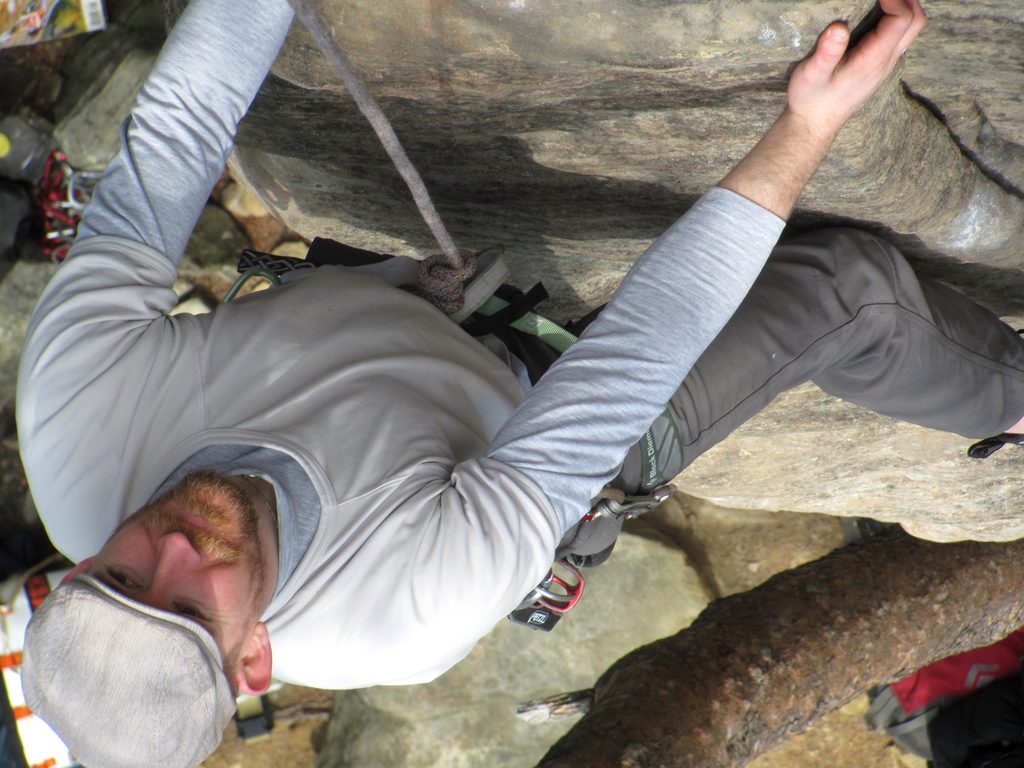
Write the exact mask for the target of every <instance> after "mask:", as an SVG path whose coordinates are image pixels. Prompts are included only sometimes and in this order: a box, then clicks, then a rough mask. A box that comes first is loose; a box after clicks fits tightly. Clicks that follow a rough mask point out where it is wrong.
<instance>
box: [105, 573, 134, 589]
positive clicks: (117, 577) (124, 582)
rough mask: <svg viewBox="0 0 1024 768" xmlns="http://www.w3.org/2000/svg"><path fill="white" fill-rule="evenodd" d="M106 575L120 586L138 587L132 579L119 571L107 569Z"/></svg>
mask: <svg viewBox="0 0 1024 768" xmlns="http://www.w3.org/2000/svg"><path fill="white" fill-rule="evenodd" d="M107 575H108V576H109V577H110V580H111V581H113V582H114V583H116V584H120V585H121V586H122V587H125V588H127V589H135V588H136V587H138V585H137V584H136V583H135V582H134V581H132V580H131V579H129V578H128V577H127V576H125V575H124V574H123V573H121V572H120V571H107Z"/></svg>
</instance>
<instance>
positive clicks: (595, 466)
mask: <svg viewBox="0 0 1024 768" xmlns="http://www.w3.org/2000/svg"><path fill="white" fill-rule="evenodd" d="M784 226H785V222H784V221H783V220H781V219H779V218H778V217H777V216H775V215H774V214H773V213H771V212H769V211H767V210H765V209H764V208H762V207H760V206H758V205H756V204H755V203H752V202H750V201H749V200H746V199H745V198H743V197H741V196H740V195H737V194H735V193H733V192H730V191H728V190H725V189H722V188H718V187H716V188H714V189H712V190H711V191H710V192H708V193H707V194H706V195H705V196H704V197H702V198H701V199H700V200H699V201H698V202H697V203H696V204H695V205H694V206H693V208H691V209H690V210H689V211H688V212H687V214H686V215H685V216H683V217H682V218H681V219H680V220H679V221H677V222H676V223H675V224H674V225H673V226H672V227H671V228H669V230H668V231H667V232H665V234H663V235H662V236H661V237H660V238H658V240H657V241H656V242H655V243H654V244H653V245H652V246H651V247H650V248H649V249H648V250H647V251H646V252H645V253H644V254H643V255H642V256H641V257H640V259H638V260H637V262H636V264H634V266H633V268H632V269H631V270H630V272H629V274H628V275H627V276H626V278H625V280H623V282H622V284H621V285H620V286H619V289H618V290H617V291H616V293H615V295H614V296H613V297H612V300H611V302H609V304H608V306H607V308H606V309H605V310H604V312H602V313H601V316H600V317H599V318H598V319H597V320H595V321H594V322H593V323H592V324H591V325H590V327H589V328H587V330H586V332H585V333H584V334H583V336H582V337H581V338H580V340H579V341H578V342H577V343H575V344H574V345H573V346H572V347H570V348H569V349H568V350H567V351H566V352H565V353H564V354H563V355H562V357H561V358H559V360H558V361H557V362H556V363H555V364H554V365H553V366H552V367H551V369H550V370H549V371H548V372H547V374H545V376H544V377H543V378H542V379H541V380H540V381H539V382H538V383H537V386H536V387H535V388H534V390H533V392H532V393H531V394H530V395H529V397H527V398H526V400H524V401H523V403H522V404H521V405H520V406H519V408H518V409H517V410H516V412H515V413H514V414H513V415H512V417H511V418H510V419H509V421H508V422H507V423H506V424H505V425H504V426H503V427H502V428H501V430H500V431H499V433H498V434H497V435H496V437H495V439H494V441H493V442H492V443H491V447H490V450H489V452H488V455H489V456H490V457H491V458H493V459H495V460H497V461H501V462H503V463H506V464H509V465H511V466H513V467H515V468H517V469H519V470H520V471H522V472H524V473H525V474H526V475H528V476H529V477H531V478H532V479H533V480H534V481H535V482H537V484H538V485H539V486H540V487H541V488H542V489H543V490H544V492H545V493H546V494H547V496H548V498H549V499H550V500H551V503H552V505H553V506H554V508H555V510H556V512H557V513H558V515H559V517H560V518H561V520H562V525H563V530H567V529H568V528H570V527H571V526H572V525H574V524H575V523H576V522H577V521H578V520H579V518H580V517H581V516H582V515H583V514H585V513H586V512H587V511H589V509H590V503H591V499H593V498H594V497H595V496H596V495H597V493H598V491H599V490H600V489H601V487H602V486H604V485H605V484H606V483H607V482H608V481H609V480H611V479H612V478H613V477H614V476H615V474H616V472H617V471H618V467H619V465H620V464H621V462H622V459H623V457H624V456H625V454H626V451H627V450H628V449H629V447H630V446H631V445H632V444H633V443H635V442H636V441H637V440H638V439H639V437H640V436H641V435H642V434H643V432H644V430H646V429H647V428H648V427H649V426H650V425H651V423H652V422H653V421H654V419H655V418H656V417H657V416H658V414H659V413H661V411H662V410H663V409H664V408H665V404H666V403H667V402H668V400H669V398H670V397H671V396H672V394H673V393H674V392H675V390H676V389H677V388H678V387H679V385H680V384H681V382H682V381H683V379H684V378H685V377H686V374H687V373H688V372H689V370H690V368H691V367H692V366H693V364H694V363H695V362H696V361H697V358H698V357H699V356H700V354H701V353H702V352H703V351H704V349H705V348H706V347H707V346H708V345H709V344H710V343H711V342H712V340H713V339H714V338H715V336H716V335H717V334H718V332H719V331H720V330H721V329H722V327H723V326H724V325H725V323H726V321H727V320H728V319H729V317H731V316H732V313H733V312H734V311H735V310H736V308H737V307H738V306H739V304H740V302H741V301H742V300H743V297H744V296H745V295H746V294H747V291H748V290H749V289H750V286H751V285H752V284H753V282H754V279H755V278H756V277H757V275H758V273H759V272H760V271H761V268H762V267H763V266H764V262H765V260H766V259H767V258H768V255H769V253H770V252H771V250H772V248H773V247H774V246H775V243H776V241H777V239H778V237H779V235H780V234H781V232H782V229H783V227H784Z"/></svg>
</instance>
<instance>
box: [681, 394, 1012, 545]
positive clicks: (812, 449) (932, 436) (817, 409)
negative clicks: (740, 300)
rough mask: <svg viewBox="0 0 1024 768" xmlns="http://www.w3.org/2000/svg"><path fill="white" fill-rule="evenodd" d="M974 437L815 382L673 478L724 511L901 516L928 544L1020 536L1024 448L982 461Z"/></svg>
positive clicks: (784, 397)
mask: <svg viewBox="0 0 1024 768" xmlns="http://www.w3.org/2000/svg"><path fill="white" fill-rule="evenodd" d="M972 442H973V441H972V440H968V439H967V438H962V437H958V436H956V435H951V434H947V433H943V432H936V431H934V430H928V429H924V428H923V427H916V426H913V425H910V424H903V423H900V422H896V421H894V420H893V419H889V418H887V417H885V416H879V415H877V414H874V413H871V412H870V411H866V410H864V409H862V408H858V407H856V406H853V405H848V404H846V403H843V402H840V401H838V400H836V399H835V398H833V397H830V396H829V395H826V394H825V393H824V392H822V391H821V390H819V389H818V388H817V387H815V386H814V385H812V384H806V385H803V386H802V387H798V388H797V389H794V390H791V391H790V392H787V393H784V394H783V395H781V396H780V397H778V398H776V400H775V402H773V403H772V404H771V405H770V406H769V407H768V408H766V409H765V410H764V411H762V412H761V413H760V414H758V415H757V416H755V417H754V418H753V419H751V420H750V421H749V422H747V423H746V424H745V425H743V426H742V427H740V428H739V429H738V430H736V431H735V432H733V433H732V435H730V436H729V438H728V439H727V440H725V441H723V442H722V443H720V444H719V445H717V446H715V447H714V448H712V449H711V450H710V451H708V452H707V453H705V454H704V455H703V456H701V457H700V458H698V459H697V460H696V461H695V462H694V463H693V464H691V465H690V466H689V467H688V468H687V469H686V471H685V472H683V474H682V475H680V476H679V477H678V478H677V479H676V485H677V486H679V487H680V489H681V490H683V491H685V492H686V493H689V494H693V495H695V496H700V497H704V498H708V499H711V500H712V501H714V502H715V503H717V504H721V505H723V506H727V507H737V508H748V509H787V510H791V511H795V512H826V513H829V514H836V515H849V516H861V517H871V518H874V519H876V520H882V521H888V522H899V523H901V524H902V526H903V527H904V528H905V529H906V530H907V531H908V532H910V533H912V534H913V535H915V536H918V537H921V538H926V539H931V540H933V541H956V540H961V539H975V540H979V541H1010V540H1012V539H1018V538H1022V537H1024V514H1022V513H1021V499H1024V453H1022V452H1021V450H1022V449H1020V448H1019V447H1017V446H1007V447H1006V448H1003V449H1002V450H1001V451H999V452H998V453H996V454H994V455H992V456H991V457H989V458H988V459H985V460H977V459H971V458H968V457H967V454H966V449H967V446H968V445H970V444H971V443H972Z"/></svg>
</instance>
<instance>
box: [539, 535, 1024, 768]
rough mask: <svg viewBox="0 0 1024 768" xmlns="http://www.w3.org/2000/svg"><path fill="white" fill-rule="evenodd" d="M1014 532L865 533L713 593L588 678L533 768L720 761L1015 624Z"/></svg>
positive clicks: (762, 747)
mask: <svg viewBox="0 0 1024 768" xmlns="http://www.w3.org/2000/svg"><path fill="white" fill-rule="evenodd" d="M1022 598H1024V541H1018V542H1011V543H1008V544H993V543H978V542H961V543H955V544H936V543H931V542H925V541H921V540H918V539H913V538H911V537H909V536H907V535H906V534H903V533H899V532H897V533H892V534H887V535H883V536H878V537H875V538H872V539H869V540H867V541H863V542H860V543H858V544H855V545H852V546H849V547H845V548H843V549H841V550H838V551H836V552H834V553H832V554H830V555H828V556H827V557H825V558H822V559H821V560H817V561H815V562H812V563H809V564H807V565H805V566H802V567H800V568H796V569H794V570H791V571H786V572H784V573H781V574H779V575H777V576H775V577H774V578H772V579H771V580H769V581H767V582H765V583H764V584H762V585H761V586H759V587H757V588H756V589H753V590H751V591H749V592H745V593H742V594H739V595H733V596H731V597H727V598H723V599H720V600H717V601H715V602H713V603H712V604H711V605H710V606H709V607H708V608H707V609H706V610H705V611H704V612H703V613H702V614H701V615H700V616H699V617H698V618H697V620H696V621H695V622H694V623H693V625H691V626H690V627H689V628H688V629H686V630H683V631H682V632H680V633H678V634H676V635H674V636H672V637H668V638H665V639H663V640H659V641H657V642H655V643H652V644H651V645H648V646H644V647H642V648H639V649H637V650H636V651H633V652H632V653H630V654H629V655H627V656H625V657H623V658H622V659H620V660H619V661H618V662H616V663H615V664H614V665H613V666H612V667H611V668H610V669H609V670H608V671H607V672H605V674H604V675H602V677H601V678H600V679H599V680H598V682H597V684H596V686H595V697H594V704H593V708H592V709H591V711H590V712H589V713H588V714H587V715H586V716H585V717H584V718H583V719H582V720H581V721H580V722H579V723H577V725H576V726H575V727H574V728H573V729H572V730H571V731H570V732H569V733H568V734H566V735H565V736H564V737H563V738H562V739H561V740H560V741H559V742H557V743H556V744H555V745H554V746H553V747H552V748H551V750H550V751H549V752H548V754H547V755H546V756H545V757H544V759H543V760H542V761H541V762H540V763H539V766H538V768H595V767H597V766H601V767H602V768H603V767H604V766H608V767H614V768H654V767H655V766H658V767H659V768H669V767H678V768H697V767H698V766H699V767H700V768H725V767H726V766H744V765H747V764H748V763H749V762H750V761H751V760H753V759H754V758H755V757H757V756H758V755H760V754H762V753H764V752H765V751H767V750H768V749H770V748H771V747H773V746H775V745H776V744H779V743H780V742H782V741H783V740H785V739H787V738H789V737H790V736H793V735H794V734H796V733H799V732H801V731H803V730H805V729H806V728H807V727H809V726H810V725H811V724H812V723H814V722H815V721H816V720H817V719H818V718H820V717H822V716H823V715H825V714H827V713H828V712H831V711H832V710H834V709H836V708H838V707H840V706H842V705H844V704H846V703H847V702H849V701H850V700H851V699H853V698H854V697H855V696H857V695H858V694H861V693H863V692H864V691H866V690H867V689H868V688H869V687H870V686H871V685H873V684H876V683H880V682H887V681H891V680H893V679H897V678H899V677H901V676H903V675H906V674H908V673H910V672H912V671H914V670H916V669H918V668H919V667H921V666H924V665H926V664H928V663H930V662H932V661H934V660H936V659H939V658H942V657H944V656H948V655H950V654H953V653H958V652H960V651H964V650H967V649H970V648H974V647H978V646H981V645H985V644H988V643H990V642H994V641H995V640H998V639H1000V638H1001V637H1003V636H1005V635H1007V634H1009V633H1010V632H1011V631H1013V630H1015V629H1017V628H1018V627H1020V626H1021V625H1024V599H1022Z"/></svg>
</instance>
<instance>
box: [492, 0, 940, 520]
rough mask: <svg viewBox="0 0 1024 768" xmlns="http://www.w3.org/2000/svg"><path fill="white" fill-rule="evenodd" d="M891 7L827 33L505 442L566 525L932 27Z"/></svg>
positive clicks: (537, 391)
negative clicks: (777, 106)
mask: <svg viewBox="0 0 1024 768" xmlns="http://www.w3.org/2000/svg"><path fill="white" fill-rule="evenodd" d="M881 6H882V10H883V18H882V19H881V20H880V22H879V23H878V25H877V26H876V28H875V29H874V30H873V31H872V32H871V33H869V34H868V35H867V36H866V37H865V38H863V39H862V40H861V42H860V43H859V44H858V45H857V46H856V47H855V48H853V49H850V50H847V45H848V42H849V31H848V30H847V29H846V25H845V24H842V23H836V24H832V25H830V26H829V27H828V28H826V30H825V31H824V32H823V33H822V36H821V37H820V38H819V40H818V44H817V46H816V48H815V51H814V52H813V53H812V54H811V56H809V57H808V58H807V59H806V60H804V61H803V62H801V63H800V64H799V65H798V66H797V67H796V69H795V70H794V72H793V75H792V77H791V79H790V85H789V89H788V91H787V104H786V107H785V109H784V110H783V112H782V114H781V115H780V117H779V119H778V120H777V121H776V122H775V124H774V125H773V126H772V128H771V129H770V130H769V131H768V133H767V134H766V135H765V136H764V138H762V140H761V141H760V142H759V143H758V144H757V145H756V146H755V147H754V148H753V149H752V150H751V151H750V153H749V154H748V155H747V157H745V158H744V159H743V160H742V161H740V162H739V163H738V164H737V165H736V167H735V168H734V169H733V170H732V171H730V173H729V174H727V175H726V176H725V177H724V178H723V179H722V181H721V182H720V184H719V186H718V187H716V188H714V189H712V190H711V191H710V192H709V193H708V194H706V195H705V196H704V197H703V198H702V199H701V200H699V201H698V202H697V204H696V205H694V207H693V208H691V209H690V211H688V212H687V214H686V215H685V216H683V218H682V219H680V220H679V221H678V222H676V224H674V225H673V226H672V227H671V228H670V229H669V230H668V231H667V232H666V233H665V234H664V235H662V236H661V237H660V238H659V239H658V240H657V241H656V242H655V243H654V244H653V245H652V246H651V248H649V249H648V250H647V252H645V253H644V255H643V256H641V257H640V259H639V260H638V261H637V263H636V264H634V265H633V268H632V269H631V270H630V273H629V274H628V275H627V276H626V278H625V280H623V282H622V285H620V286H619V289H618V290H617V291H616V293H615V295H614V296H613V297H612V300H611V301H610V302H609V304H608V306H607V307H606V309H605V310H604V312H602V314H601V316H600V317H599V318H598V319H597V320H595V321H594V322H593V323H592V324H591V325H590V327H588V328H587V330H586V332H585V333H584V334H583V336H582V337H581V339H580V340H579V341H578V342H577V343H576V344H574V345H573V346H572V347H571V348H570V349H569V350H567V351H566V352H565V353H564V354H563V355H562V357H560V358H559V360H558V361H557V362H556V363H555V364H554V365H553V366H552V367H551V369H550V370H549V371H548V372H547V374H545V376H544V378H543V379H541V381H540V382H538V385H537V386H536V387H535V388H534V390H533V392H532V393H531V394H530V396H529V397H527V398H526V400H525V401H524V402H523V403H522V404H521V405H520V407H519V408H518V409H517V411H516V412H515V413H514V414H513V416H512V417H511V418H510V419H509V421H508V422H507V423H506V424H505V425H504V426H503V427H502V429H501V430H500V431H499V433H498V435H497V436H496V437H495V439H494V441H493V442H492V445H491V448H490V451H489V453H488V455H489V456H490V457H491V458H493V459H496V460H497V461H499V462H502V463H504V464H507V465H509V466H511V467H514V468H515V469H518V470H519V471H521V472H523V473H524V474H525V475H526V476H527V477H529V478H531V479H533V480H534V481H535V482H536V483H537V484H538V485H539V486H540V487H541V488H542V489H543V491H544V493H545V495H546V496H547V497H548V498H549V499H550V500H551V503H552V505H553V506H554V508H555V511H556V513H557V514H558V515H559V517H560V518H561V520H562V525H563V529H564V530H567V529H568V528H570V527H571V526H572V525H574V524H575V523H576V522H577V520H578V519H579V517H580V516H581V515H583V514H585V513H586V512H587V511H588V510H589V508H590V502H591V499H592V498H593V497H594V496H596V494H597V493H598V492H599V491H600V489H601V488H602V486H603V485H604V484H606V483H607V482H609V481H610V480H611V479H612V478H613V477H614V476H615V473H616V472H617V471H618V467H619V464H620V463H621V461H622V458H623V456H625V454H626V451H627V450H628V449H629V448H630V446H632V445H633V444H634V443H635V442H636V441H637V440H638V439H639V437H640V435H642V434H643V432H644V430H646V429H647V427H648V426H649V425H650V424H651V423H652V422H653V421H654V419H655V418H656V417H657V416H658V415H659V414H660V413H661V411H662V410H663V409H664V407H665V403H667V402H668V400H669V398H670V397H671V396H672V394H673V393H674V392H675V390H676V388H677V387H678V386H679V384H680V382H682V381H683V379H684V378H685V377H686V374H687V373H688V371H689V369H690V367H691V366H692V365H693V364H694V362H696V360H697V358H698V357H699V356H700V354H701V353H702V352H703V351H704V349H706V348H707V346H708V345H709V344H710V343H711V342H712V341H713V340H714V338H715V336H716V335H717V334H718V333H719V331H720V330H721V329H722V327H723V326H724V325H725V323H726V322H727V321H728V319H729V317H730V316H731V315H732V313H733V312H734V311H735V310H736V308H737V307H738V306H739V304H740V302H741V301H742V300H743V298H744V296H745V295H746V293H747V291H748V290H749V288H750V286H751V284H752V283H753V281H754V279H755V278H756V277H757V275H758V274H759V272H760V270H761V268H762V266H763V264H764V262H765V261H766V260H767V258H768V256H769V254H770V252H771V250H772V248H773V247H774V245H775V240H776V238H777V237H778V236H779V234H780V233H781V231H782V227H783V224H784V219H785V218H786V217H788V216H789V214H790V212H791V211H792V209H793V206H794V205H795V203H796V200H797V198H798V197H799V196H800V193H801V191H802V190H803V188H804V186H805V184H806V183H807V181H808V180H809V179H810V178H811V176H812V175H813V174H814V172H815V170H816V169H817V167H818V165H819V164H820V162H821V160H822V159H823V158H824V157H825V154H826V153H827V152H828V149H829V146H830V145H831V143H832V140H833V139H834V138H835V136H836V134H837V133H838V131H839V129H840V128H841V127H842V125H843V124H844V123H845V122H846V120H847V119H848V118H849V117H850V115H852V114H853V112H855V111H856V109H857V108H858V107H859V106H860V105H861V104H862V103H863V102H864V101H865V100H866V99H867V98H868V97H869V96H870V95H871V94H872V93H873V92H874V91H875V90H876V89H877V88H878V86H879V85H880V84H881V83H882V82H883V81H884V80H885V79H886V78H887V77H888V76H889V74H890V73H891V72H892V70H893V68H894V67H895V65H896V62H897V61H898V59H899V56H900V55H901V54H902V53H903V51H904V50H905V49H906V47H907V46H908V45H910V43H911V42H912V41H913V39H914V38H915V37H916V36H917V34H918V33H919V32H920V30H921V28H922V27H923V26H924V23H925V14H924V11H923V10H922V8H921V5H920V3H919V2H918V0H881Z"/></svg>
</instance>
